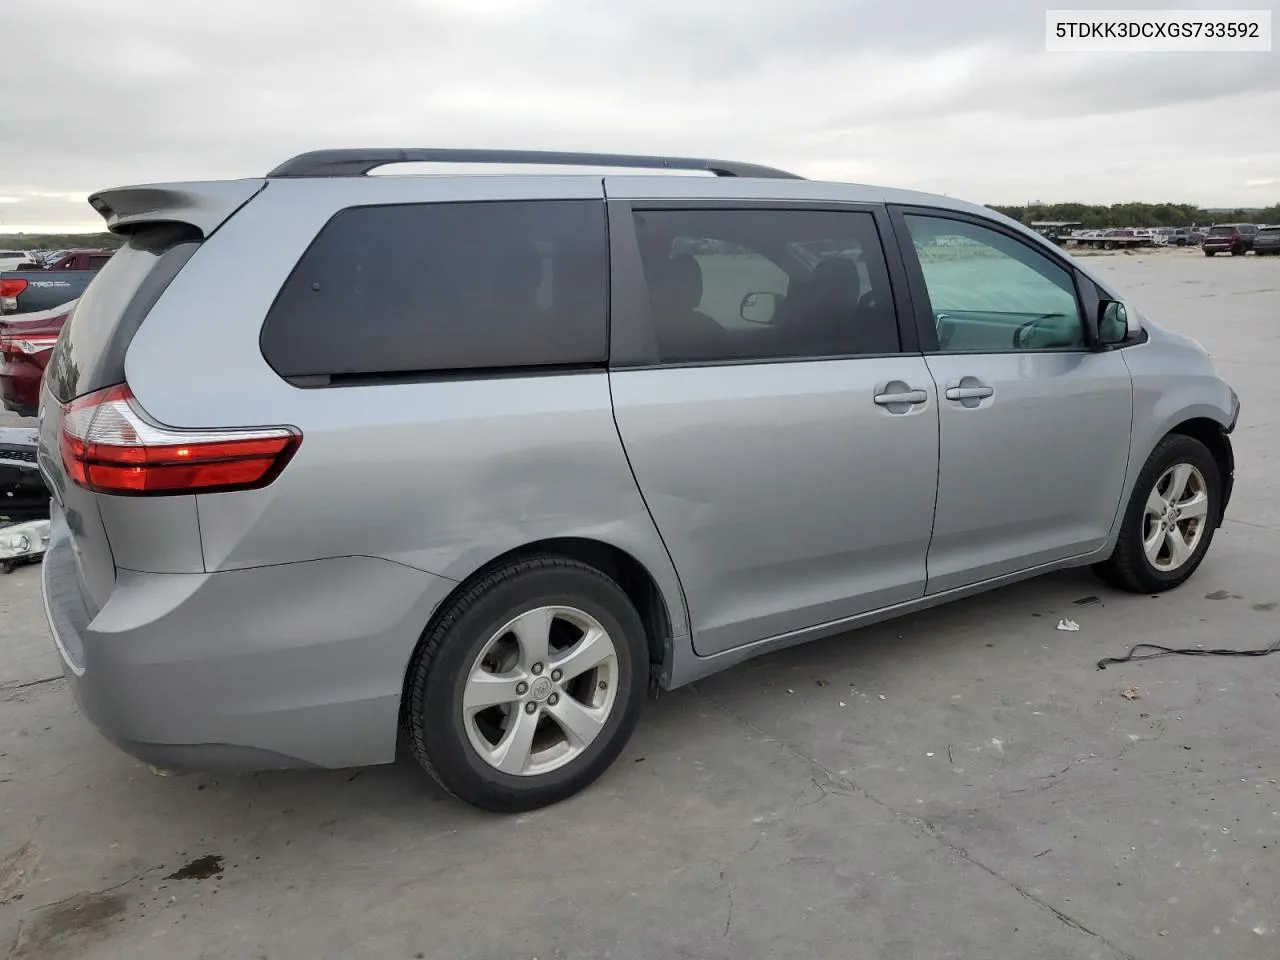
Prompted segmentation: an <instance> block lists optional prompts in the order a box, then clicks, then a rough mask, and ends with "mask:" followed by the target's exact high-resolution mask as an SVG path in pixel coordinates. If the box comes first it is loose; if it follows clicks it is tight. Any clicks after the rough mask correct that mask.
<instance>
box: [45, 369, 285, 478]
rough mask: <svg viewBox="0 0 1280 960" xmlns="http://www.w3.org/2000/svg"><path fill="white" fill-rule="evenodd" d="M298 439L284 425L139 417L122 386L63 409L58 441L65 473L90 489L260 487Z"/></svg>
mask: <svg viewBox="0 0 1280 960" xmlns="http://www.w3.org/2000/svg"><path fill="white" fill-rule="evenodd" d="M301 443H302V434H301V433H299V432H298V431H297V430H295V429H293V428H292V427H266V428H263V429H251V430H174V429H171V428H169V427H162V426H158V425H156V424H154V423H151V422H150V421H149V420H146V419H144V418H143V417H142V415H141V413H140V411H139V409H138V407H137V405H136V401H135V400H134V397H133V393H132V392H131V391H130V390H129V388H128V387H127V386H125V385H121V386H118V387H108V388H107V389H105V390H100V391H98V392H97V393H91V394H89V395H87V396H84V397H80V398H79V399H78V400H74V401H72V402H71V403H70V404H69V405H67V406H66V407H65V408H64V409H63V414H62V430H61V435H60V437H59V446H60V447H61V452H62V465H63V467H65V468H66V471H67V476H68V477H69V478H70V479H71V481H72V482H73V483H75V484H77V485H79V486H82V487H85V488H87V489H89V490H93V491H96V492H98V493H113V494H124V495H145V494H175V493H213V492H216V491H226V490H252V489H255V488H257V487H265V486H266V485H267V484H269V483H270V482H271V481H272V480H274V479H275V478H276V477H277V476H278V475H279V473H280V471H281V470H283V469H284V467H285V464H287V463H288V462H289V459H290V458H291V457H292V456H293V454H294V453H295V452H296V451H297V449H298V445H299V444H301Z"/></svg>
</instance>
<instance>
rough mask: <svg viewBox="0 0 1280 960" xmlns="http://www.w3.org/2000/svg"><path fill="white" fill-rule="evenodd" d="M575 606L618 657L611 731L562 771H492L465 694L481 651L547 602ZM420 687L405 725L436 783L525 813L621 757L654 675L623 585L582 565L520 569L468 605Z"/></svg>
mask: <svg viewBox="0 0 1280 960" xmlns="http://www.w3.org/2000/svg"><path fill="white" fill-rule="evenodd" d="M557 605H562V606H569V607H576V608H578V609H580V610H582V611H584V612H585V613H588V614H590V615H591V616H592V617H594V618H595V619H596V620H598V621H599V622H600V625H601V626H603V627H604V628H605V630H606V631H607V632H608V634H609V636H610V638H611V639H612V640H613V643H614V648H615V649H616V651H617V654H618V691H617V694H616V699H615V702H614V708H613V712H612V714H611V715H610V717H609V720H608V721H607V723H606V724H605V728H604V729H603V730H602V731H601V732H600V734H599V736H597V737H596V739H595V740H594V741H593V742H592V743H591V745H590V746H589V747H588V748H587V749H586V750H585V751H584V752H583V753H582V755H581V756H579V757H577V758H575V759H574V760H573V761H572V762H571V763H568V764H566V765H565V766H563V767H561V768H560V769H558V770H554V771H552V772H550V773H547V774H542V775H539V776H535V777H519V776H513V775H511V774H507V773H503V772H501V771H500V770H495V769H494V768H493V767H491V766H490V765H489V764H487V763H486V762H485V761H484V760H483V759H481V757H479V756H478V755H477V754H476V752H475V749H474V748H473V747H472V746H471V743H470V740H469V739H468V737H467V733H466V730H465V728H464V726H463V721H462V694H463V689H464V687H465V684H466V679H467V675H468V672H469V670H470V668H471V666H472V664H473V663H474V662H475V658H476V657H477V656H478V655H479V652H480V649H481V648H482V647H483V645H484V644H485V643H486V642H487V641H488V639H489V638H490V637H491V636H492V635H493V634H494V632H496V631H497V630H498V629H499V628H500V627H502V625H503V624H505V623H507V622H509V621H510V620H511V619H512V618H514V617H516V616H518V615H519V614H521V613H523V612H525V611H527V610H531V609H534V608H535V607H541V606H557ZM418 669H419V670H425V671H426V677H425V680H424V682H422V683H411V689H413V690H415V691H419V692H420V693H419V695H418V696H415V697H413V699H412V700H411V702H410V704H409V710H408V713H407V722H408V723H409V724H414V725H417V730H416V733H417V739H418V742H419V743H421V744H422V747H423V749H424V750H425V751H426V753H427V756H428V758H429V761H430V763H429V766H428V769H430V770H431V771H432V772H433V774H434V775H435V776H436V779H437V780H439V781H440V782H441V784H442V785H443V786H444V787H445V788H446V789H448V790H449V791H450V792H452V793H454V794H455V795H457V796H458V797H459V798H461V799H463V800H465V801H467V802H469V803H472V804H474V805H475V806H478V807H482V808H484V809H488V810H494V811H499V812H518V811H522V810H530V809H534V808H536V807H541V806H545V805H547V804H550V803H555V802H556V801H558V800H562V799H565V798H566V797H569V796H571V795H573V794H574V793H577V792H578V791H579V790H581V789H583V788H584V787H586V786H587V785H588V784H590V783H591V782H592V781H594V780H595V779H596V778H597V777H599V776H600V774H601V773H603V772H604V770H605V769H607V768H608V767H609V765H610V764H612V762H613V761H614V760H615V759H616V758H617V755H618V754H619V753H620V752H621V751H622V748H623V747H624V746H625V745H626V742H627V740H628V739H629V738H630V735H631V732H632V730H633V729H634V728H635V724H636V721H637V720H638V718H639V713H640V709H641V707H642V705H643V701H644V696H645V690H646V685H647V681H648V649H647V643H646V640H645V632H644V627H643V625H642V624H641V622H640V618H639V616H638V615H637V614H636V612H635V609H634V607H633V606H632V605H631V602H630V601H629V600H628V598H627V596H626V594H625V593H623V591H622V590H621V588H619V587H618V586H617V585H616V584H614V583H613V582H612V581H611V580H609V579H608V578H607V577H605V576H604V575H603V574H600V573H598V572H597V571H595V570H593V569H591V568H588V567H585V566H582V565H578V564H572V565H559V566H551V567H542V568H540V569H534V570H531V571H528V572H524V573H517V574H515V575H513V576H511V577H509V578H507V579H504V580H502V581H500V582H499V583H497V584H496V585H494V587H493V588H492V589H490V590H488V591H486V592H485V593H484V594H482V595H481V596H480V597H479V598H477V599H476V600H475V601H474V602H473V603H471V604H470V605H469V606H468V607H467V609H465V610H464V611H463V612H462V614H461V616H460V617H458V618H457V620H456V621H455V622H454V623H453V624H452V625H451V627H450V629H449V630H448V633H447V635H446V636H445V637H444V638H443V640H442V642H441V644H440V646H439V649H438V650H437V652H436V653H435V655H434V656H433V657H432V658H431V659H430V661H429V662H422V663H420V664H418Z"/></svg>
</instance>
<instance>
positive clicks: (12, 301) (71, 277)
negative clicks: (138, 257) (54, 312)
mask: <svg viewBox="0 0 1280 960" xmlns="http://www.w3.org/2000/svg"><path fill="white" fill-rule="evenodd" d="M113 253H115V251H114V250H74V251H72V252H71V253H68V254H66V255H65V256H63V257H60V258H59V259H58V260H57V261H55V262H54V263H53V264H51V265H50V266H47V267H45V268H43V269H38V270H12V271H9V272H7V273H0V316H7V315H8V314H13V313H31V312H32V311H33V310H48V309H50V308H52V307H56V306H58V305H59V304H62V303H66V302H67V301H68V300H75V299H77V298H78V297H79V296H80V294H82V293H83V292H84V288H85V287H87V286H88V285H89V281H90V280H92V279H93V276H94V274H96V273H97V272H98V271H99V270H101V269H102V267H103V265H104V264H105V263H106V262H107V261H108V260H110V259H111V255H112V254H113Z"/></svg>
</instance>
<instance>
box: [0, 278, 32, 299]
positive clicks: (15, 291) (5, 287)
mask: <svg viewBox="0 0 1280 960" xmlns="http://www.w3.org/2000/svg"><path fill="white" fill-rule="evenodd" d="M25 289H27V281H25V280H21V279H18V280H0V297H16V296H18V295H19V294H20V293H22V291H23V290H25Z"/></svg>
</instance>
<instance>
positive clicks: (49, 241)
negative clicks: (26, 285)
mask: <svg viewBox="0 0 1280 960" xmlns="http://www.w3.org/2000/svg"><path fill="white" fill-rule="evenodd" d="M989 206H990V207H991V209H992V210H998V211H1000V212H1001V213H1003V214H1004V215H1005V216H1007V217H1013V219H1015V220H1017V221H1019V222H1021V223H1027V224H1029V223H1031V222H1032V221H1040V220H1073V221H1077V222H1079V223H1080V224H1082V225H1083V226H1084V227H1086V228H1089V229H1096V228H1099V227H1191V226H1197V227H1200V226H1206V225H1209V224H1214V223H1280V203H1277V204H1272V205H1271V206H1269V207H1264V208H1263V209H1261V210H1258V209H1249V210H1244V209H1237V210H1223V209H1213V210H1208V209H1205V208H1204V207H1197V206H1195V205H1194V204H1190V203H1113V204H1111V205H1110V206H1107V205H1105V204H1097V203H1028V204H1024V205H1022V206H1005V205H1003V204H998V203H993V204H989ZM123 242H124V238H123V237H119V236H116V235H115V234H114V233H25V234H24V233H17V234H13V233H9V234H0V247H6V248H15V249H18V250H99V249H110V250H114V249H115V248H116V247H118V246H120V245H121V244H122V243H123Z"/></svg>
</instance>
